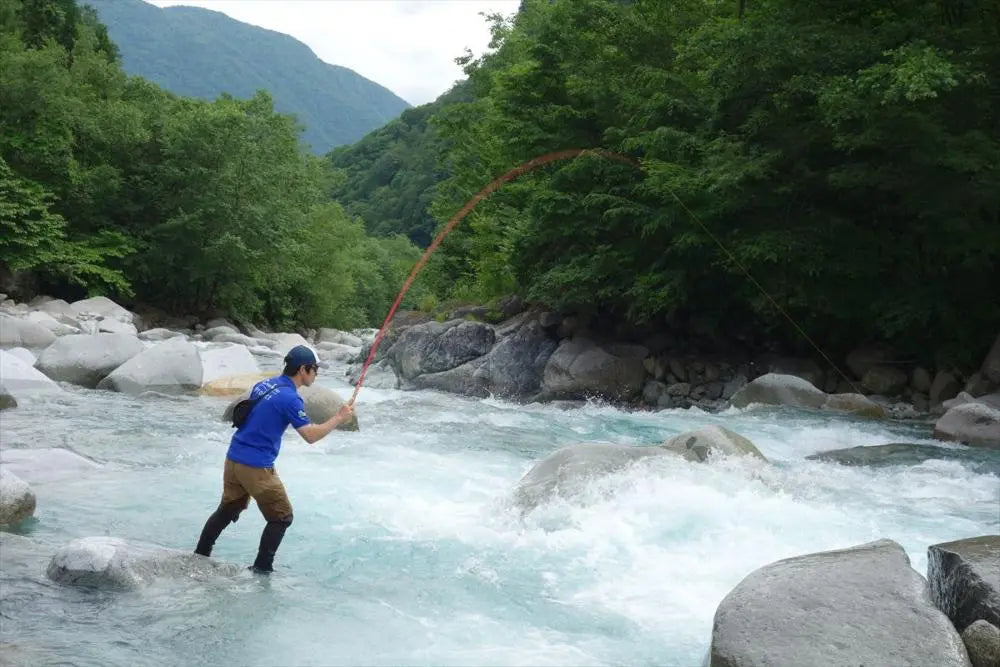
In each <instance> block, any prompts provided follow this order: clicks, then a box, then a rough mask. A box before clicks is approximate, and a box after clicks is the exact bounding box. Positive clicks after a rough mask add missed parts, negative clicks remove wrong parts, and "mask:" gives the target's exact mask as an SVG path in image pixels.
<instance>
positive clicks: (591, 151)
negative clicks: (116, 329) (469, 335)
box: [347, 148, 861, 405]
mask: <svg viewBox="0 0 1000 667" xmlns="http://www.w3.org/2000/svg"><path fill="white" fill-rule="evenodd" d="M581 155H596V156H598V157H602V158H604V159H606V160H612V161H614V162H620V163H622V164H627V165H629V166H632V167H635V168H637V169H639V170H642V165H641V164H640V163H639V162H638V161H637V160H635V159H633V158H630V157H628V156H627V155H622V154H621V153H615V152H614V151H609V150H605V149H602V148H570V149H566V150H561V151H554V152H552V153H546V154H545V155H540V156H538V157H536V158H532V159H531V160H528V161H527V162H525V163H524V164H521V165H519V166H517V167H514V168H513V169H510V170H508V171H507V172H505V173H504V174H502V175H501V176H499V177H497V178H495V179H493V180H492V181H490V182H489V183H488V184H487V185H486V186H485V187H484V188H483V189H482V190H480V191H479V192H477V193H476V194H475V195H474V196H473V197H472V198H471V199H469V201H467V202H466V203H465V205H464V206H462V208H461V209H459V211H458V212H457V213H455V215H453V216H452V217H451V219H449V220H448V224H446V225H445V226H444V227H443V228H442V229H441V231H440V232H438V234H437V236H435V237H434V240H433V241H431V244H430V245H429V246H427V249H426V250H425V251H424V254H423V255H422V256H421V257H420V259H419V260H417V263H416V264H414V266H413V269H412V270H411V271H410V275H409V276H407V278H406V281H405V282H404V283H403V287H402V288H401V289H400V290H399V294H397V295H396V300H395V301H394V302H393V304H392V307H391V308H389V313H388V314H387V315H386V317H385V321H384V322H382V326H381V327H380V328H379V330H378V333H377V334H376V335H375V340H374V341H372V347H371V349H370V350H369V351H368V357H367V358H366V359H365V363H364V364H363V365H362V366H361V374H360V375H359V376H358V381H357V383H356V384H355V385H354V393H352V394H351V398H350V399H349V400H348V401H347V403H348V405H354V400H355V399H356V398H357V397H358V393H359V392H360V391H361V385H362V384H363V383H364V380H365V375H366V374H367V373H368V367H369V366H371V364H372V361H373V360H374V359H375V353H376V352H377V351H378V346H379V344H380V343H381V342H382V338H384V337H385V333H386V331H387V330H388V328H389V323H390V322H392V318H393V316H394V315H395V314H396V310H397V309H398V308H399V304H400V303H401V302H402V301H403V297H404V296H406V293H407V292H408V291H409V289H410V286H411V285H412V284H413V280H414V279H415V278H416V277H417V274H419V273H420V271H421V270H422V269H423V268H424V265H425V264H426V263H427V260H428V259H429V258H430V256H431V255H432V254H433V253H434V251H435V250H437V248H438V246H439V245H441V242H442V241H443V240H444V239H445V237H446V236H448V234H450V233H451V231H452V230H453V229H454V228H455V226H456V225H458V223H459V222H461V221H462V219H463V218H465V216H467V215H468V214H469V213H470V212H472V209H474V208H475V207H476V206H477V205H478V204H479V202H481V201H482V200H484V199H486V198H487V197H489V196H490V195H491V194H493V193H494V192H496V191H497V190H498V189H500V187H501V186H502V185H504V184H505V183H509V182H510V181H513V180H514V179H515V178H517V177H518V176H521V175H523V174H526V173H528V172H529V171H532V170H534V169H537V168H539V167H542V166H544V165H547V164H550V163H552V162H558V161H560V160H568V159H570V158H574V157H578V156H581ZM665 187H666V188H667V191H668V192H669V193H670V196H671V197H673V198H674V199H675V200H676V201H677V203H678V204H680V206H681V208H682V209H684V212H685V213H687V214H688V216H690V218H691V219H692V220H694V222H695V223H696V224H697V225H698V227H699V228H701V230H702V231H703V232H704V233H705V234H706V235H707V236H708V237H709V238H710V239H711V240H712V241H713V242H714V243H715V244H716V245H717V246H719V249H720V250H721V251H722V252H723V254H724V255H725V256H726V257H727V258H728V259H729V261H731V262H732V263H733V264H734V265H735V266H736V267H737V268H739V269H740V271H742V272H743V273H744V274H745V275H746V277H747V278H749V279H750V282H751V283H753V284H754V286H755V287H757V289H758V290H760V292H761V294H763V295H764V298H766V299H767V300H768V302H769V303H770V304H771V305H772V306H774V308H775V309H777V311H778V312H779V313H781V314H782V315H783V316H784V317H785V319H787V320H788V321H789V322H790V323H791V325H792V326H793V327H794V328H795V330H796V331H798V332H799V334H800V335H801V336H802V337H803V338H804V339H805V340H806V341H807V342H808V343H809V344H810V345H811V346H812V347H813V349H815V350H816V352H818V353H819V355H820V356H821V357H822V358H823V359H824V360H825V361H826V362H827V363H828V364H829V365H830V366H831V367H832V368H833V369H834V370H835V371H837V373H839V374H840V376H841V377H842V378H844V379H845V380H846V381H847V383H848V384H849V385H850V386H851V387H852V388H854V390H855V391H858V388H857V387H856V386H855V385H854V383H853V382H852V381H851V379H850V378H849V377H848V376H847V374H845V373H844V372H843V371H842V370H841V369H840V367H839V366H838V365H837V364H835V363H834V362H833V360H832V359H830V357H829V356H827V354H826V353H825V352H823V350H822V349H820V347H819V345H817V344H816V343H815V342H814V341H813V339H812V338H810V337H809V335H808V334H807V333H806V332H805V330H804V329H803V328H802V327H800V326H799V324H798V323H797V322H796V321H795V320H794V318H792V316H791V315H790V314H789V313H788V311H786V310H785V309H784V308H782V307H781V305H780V304H779V303H778V302H777V301H776V300H775V299H774V297H772V296H771V295H770V293H768V291H767V290H766V289H764V286H763V285H761V284H760V282H758V281H757V279H756V278H754V277H753V274H751V273H750V270H749V269H747V268H746V266H744V265H743V263H742V262H740V261H739V260H738V259H737V258H736V256H735V255H733V253H732V252H730V250H729V249H728V248H727V247H726V246H725V244H723V243H722V241H721V240H720V239H719V238H718V237H717V236H716V235H715V234H713V233H712V231H711V230H710V229H709V228H708V227H707V226H706V225H705V223H703V222H702V221H701V219H700V218H698V216H697V215H695V214H694V211H692V210H691V209H690V208H688V206H687V204H685V203H684V201H683V200H681V198H680V197H678V196H677V193H676V192H674V190H673V189H672V188H670V187H669V186H665ZM858 393H861V392H860V391H858Z"/></svg>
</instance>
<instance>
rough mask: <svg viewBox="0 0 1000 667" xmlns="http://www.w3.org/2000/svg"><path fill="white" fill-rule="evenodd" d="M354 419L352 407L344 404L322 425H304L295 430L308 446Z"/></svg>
mask: <svg viewBox="0 0 1000 667" xmlns="http://www.w3.org/2000/svg"><path fill="white" fill-rule="evenodd" d="M353 418H354V406H353V405H348V404H347V403H344V404H343V405H342V406H340V410H338V411H337V414H335V415H334V416H332V417H330V418H329V419H327V420H326V421H325V422H323V423H322V424H306V425H305V426H300V427H299V428H297V429H295V430H296V431H298V432H299V435H301V436H302V439H303V440H305V441H306V442H308V443H309V444H310V445H311V444H313V443H314V442H316V441H318V440H322V439H323V438H324V437H326V435H327V434H328V433H329V432H330V431H332V430H333V429H335V428H337V427H338V426H339V425H341V424H343V423H346V422H349V421H351V419H353Z"/></svg>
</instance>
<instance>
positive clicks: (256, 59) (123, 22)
mask: <svg viewBox="0 0 1000 667" xmlns="http://www.w3.org/2000/svg"><path fill="white" fill-rule="evenodd" d="M81 4H83V3H81ZM86 4H90V5H93V6H94V8H95V9H97V13H98V16H99V18H100V20H101V22H103V23H104V24H105V25H107V27H108V34H109V35H110V36H111V39H112V41H114V43H115V44H117V45H118V48H119V50H120V51H121V56H122V66H123V67H124V68H125V71H126V72H127V73H129V74H136V75H139V76H142V77H144V78H146V79H149V80H150V81H152V82H154V83H157V84H159V85H161V86H163V87H164V88H166V89H167V90H169V91H171V92H174V93H177V94H179V95H190V96H193V97H199V98H201V99H206V100H213V99H215V98H216V97H217V96H218V95H219V94H221V93H228V94H230V95H233V96H234V97H238V98H249V97H252V96H253V95H254V94H255V93H256V92H257V91H258V90H267V91H268V92H269V93H270V94H271V97H272V99H273V100H274V105H275V108H276V109H277V110H278V111H281V112H285V113H294V114H295V115H296V117H297V118H298V119H299V121H300V122H301V123H302V124H303V125H304V126H305V132H304V133H303V139H304V141H305V142H306V143H307V144H309V146H310V147H311V148H312V149H313V150H314V151H315V152H316V153H325V152H326V151H328V150H330V149H331V148H333V147H335V146H340V145H343V144H349V143H352V142H354V141H357V140H358V139H360V138H361V137H362V136H364V135H365V134H366V133H368V132H370V131H371V130H374V129H375V128H378V127H381V126H382V125H384V124H385V123H386V122H388V121H389V120H391V119H393V118H395V117H396V116H398V115H399V114H400V112H402V111H403V110H404V109H406V108H408V107H409V104H407V103H406V101H405V100H403V99H401V98H400V97H398V96H397V95H395V94H394V93H393V92H392V91H390V90H388V89H386V88H384V87H383V86H380V85H379V84H377V83H375V82H373V81H369V80H368V79H366V78H364V77H363V76H361V75H360V74H358V73H356V72H354V71H353V70H350V69H347V68H346V67H339V66H336V65H330V64H327V63H325V62H323V61H321V60H320V59H319V58H317V57H316V55H315V54H314V53H313V52H312V51H311V50H310V49H309V47H308V46H306V45H305V44H303V43H302V42H299V41H298V40H296V39H294V38H293V37H290V36H288V35H283V34H281V33H277V32H273V31H271V30H265V29H263V28H258V27H257V26H252V25H249V24H246V23H241V22H240V21H237V20H235V19H232V18H229V17H228V16H226V15H225V14H223V13H221V12H215V11H211V10H207V9H201V8H198V7H166V8H162V9H161V8H159V7H156V6H154V5H150V4H148V3H145V2H143V1H142V0H87V2H86Z"/></svg>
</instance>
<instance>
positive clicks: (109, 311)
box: [70, 296, 136, 324]
mask: <svg viewBox="0 0 1000 667" xmlns="http://www.w3.org/2000/svg"><path fill="white" fill-rule="evenodd" d="M70 307H71V308H72V309H73V312H75V313H76V314H77V315H83V316H89V317H91V318H93V319H99V318H107V319H114V320H118V321H119V322H124V323H128V324H133V323H134V322H135V320H136V317H135V313H133V312H132V311H130V310H128V309H126V308H123V307H121V306H119V305H118V304H117V303H115V302H114V301H112V300H111V299H109V298H108V297H106V296H95V297H91V298H89V299H80V300H79V301H74V302H73V303H71V304H70Z"/></svg>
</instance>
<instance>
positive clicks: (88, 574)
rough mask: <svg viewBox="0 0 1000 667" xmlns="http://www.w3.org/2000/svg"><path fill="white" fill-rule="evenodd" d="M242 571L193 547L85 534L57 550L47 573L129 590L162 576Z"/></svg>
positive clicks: (75, 581) (63, 580) (78, 582)
mask: <svg viewBox="0 0 1000 667" xmlns="http://www.w3.org/2000/svg"><path fill="white" fill-rule="evenodd" d="M241 571H243V568H242V567H241V566H238V565H233V564H230V563H220V562H218V561H215V560H213V559H211V558H206V557H204V556H197V555H195V554H193V553H191V552H190V551H180V550H178V549H167V548H164V547H160V546H156V545H153V544H146V543H142V542H132V541H127V540H123V539H120V538H117V537H83V538H80V539H78V540H73V541H72V542H70V543H69V544H67V545H66V546H64V547H62V548H61V549H60V550H59V551H58V552H56V554H55V556H53V557H52V560H51V561H50V562H49V567H48V571H47V574H48V576H49V578H50V579H52V580H53V581H56V582H59V583H61V584H70V585H79V586H87V587H96V588H111V589H125V590H128V589H135V588H138V587H140V586H142V585H144V584H148V583H151V582H153V581H154V580H156V579H159V578H178V579H179V578H185V579H186V578H207V577H211V576H234V575H236V574H239V573H240V572H241Z"/></svg>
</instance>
